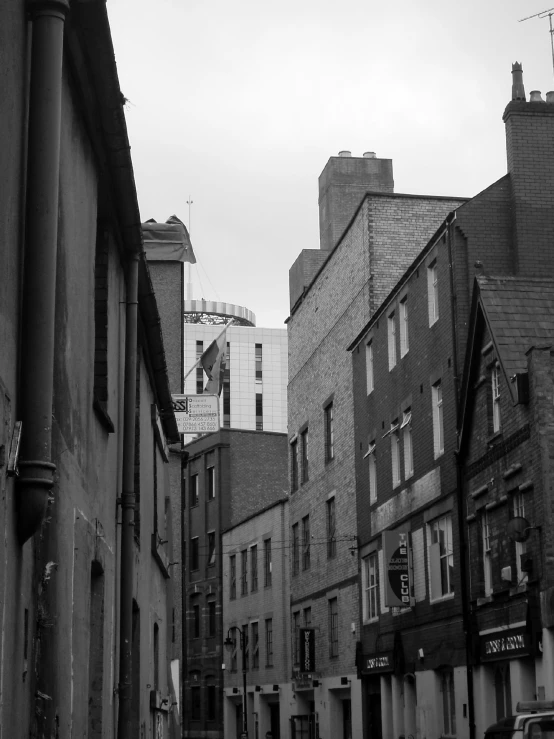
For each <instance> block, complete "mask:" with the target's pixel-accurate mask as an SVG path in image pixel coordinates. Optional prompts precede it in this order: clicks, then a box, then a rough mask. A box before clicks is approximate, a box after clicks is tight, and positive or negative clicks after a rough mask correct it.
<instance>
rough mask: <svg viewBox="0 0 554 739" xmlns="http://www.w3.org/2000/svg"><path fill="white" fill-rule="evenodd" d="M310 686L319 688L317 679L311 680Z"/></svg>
mask: <svg viewBox="0 0 554 739" xmlns="http://www.w3.org/2000/svg"><path fill="white" fill-rule="evenodd" d="M312 688H319V680H312Z"/></svg>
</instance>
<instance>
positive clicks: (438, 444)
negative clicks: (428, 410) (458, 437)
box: [431, 379, 444, 459]
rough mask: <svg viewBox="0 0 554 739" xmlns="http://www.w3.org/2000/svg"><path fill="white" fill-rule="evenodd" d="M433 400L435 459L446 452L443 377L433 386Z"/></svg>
mask: <svg viewBox="0 0 554 739" xmlns="http://www.w3.org/2000/svg"><path fill="white" fill-rule="evenodd" d="M431 394H432V402H433V448H434V455H435V459H438V457H440V456H441V455H442V454H444V410H443V391H442V379H440V380H437V381H436V382H434V383H433V385H432V386H431Z"/></svg>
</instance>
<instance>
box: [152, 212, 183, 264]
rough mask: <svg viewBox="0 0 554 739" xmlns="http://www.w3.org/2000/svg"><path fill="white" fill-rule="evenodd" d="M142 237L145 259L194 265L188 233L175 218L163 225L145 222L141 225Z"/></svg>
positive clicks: (169, 219)
mask: <svg viewBox="0 0 554 739" xmlns="http://www.w3.org/2000/svg"><path fill="white" fill-rule="evenodd" d="M142 236H143V240H144V251H145V252H146V258H147V259H149V260H151V261H171V262H190V263H191V264H195V263H196V257H195V256H194V251H193V249H192V244H191V241H190V236H189V232H188V231H187V228H186V226H185V224H184V223H183V222H182V221H180V220H179V218H177V216H171V217H170V218H168V219H167V221H166V222H165V223H156V221H154V220H151V221H146V223H143V224H142Z"/></svg>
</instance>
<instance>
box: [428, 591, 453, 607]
mask: <svg viewBox="0 0 554 739" xmlns="http://www.w3.org/2000/svg"><path fill="white" fill-rule="evenodd" d="M453 599H454V593H448V595H441V596H439V597H438V598H433V599H431V598H429V603H430V604H431V605H432V606H434V605H436V604H437V603H444V602H445V601H447V600H453Z"/></svg>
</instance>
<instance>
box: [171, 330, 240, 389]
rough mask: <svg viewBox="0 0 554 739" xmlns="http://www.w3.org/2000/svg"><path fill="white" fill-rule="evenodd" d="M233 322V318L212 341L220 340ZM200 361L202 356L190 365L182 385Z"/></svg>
mask: <svg viewBox="0 0 554 739" xmlns="http://www.w3.org/2000/svg"><path fill="white" fill-rule="evenodd" d="M234 320H235V319H234V318H231V320H230V321H229V323H226V324H225V326H224V327H223V330H222V331H221V332H220V333H219V334H218V335H217V336H216V338H215V339H214V341H217V340H218V339H220V338H221V337H222V336H223V334H224V333H225V331H227V329H228V328H229V326H230V325H231V324H232V323H233V321H234ZM201 361H202V354H201V355H200V356H199V357H198V359H197V360H196V362H195V363H194V364H193V365H192V367H191V368H190V369H189V371H188V372H187V374H186V375H185V376H184V377H183V385H184V382H185V380H186V379H187V377H188V376H189V375H190V374H192V373H193V372H194V370H195V369H196V368H197V367H198V365H199V364H200V362H201Z"/></svg>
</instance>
